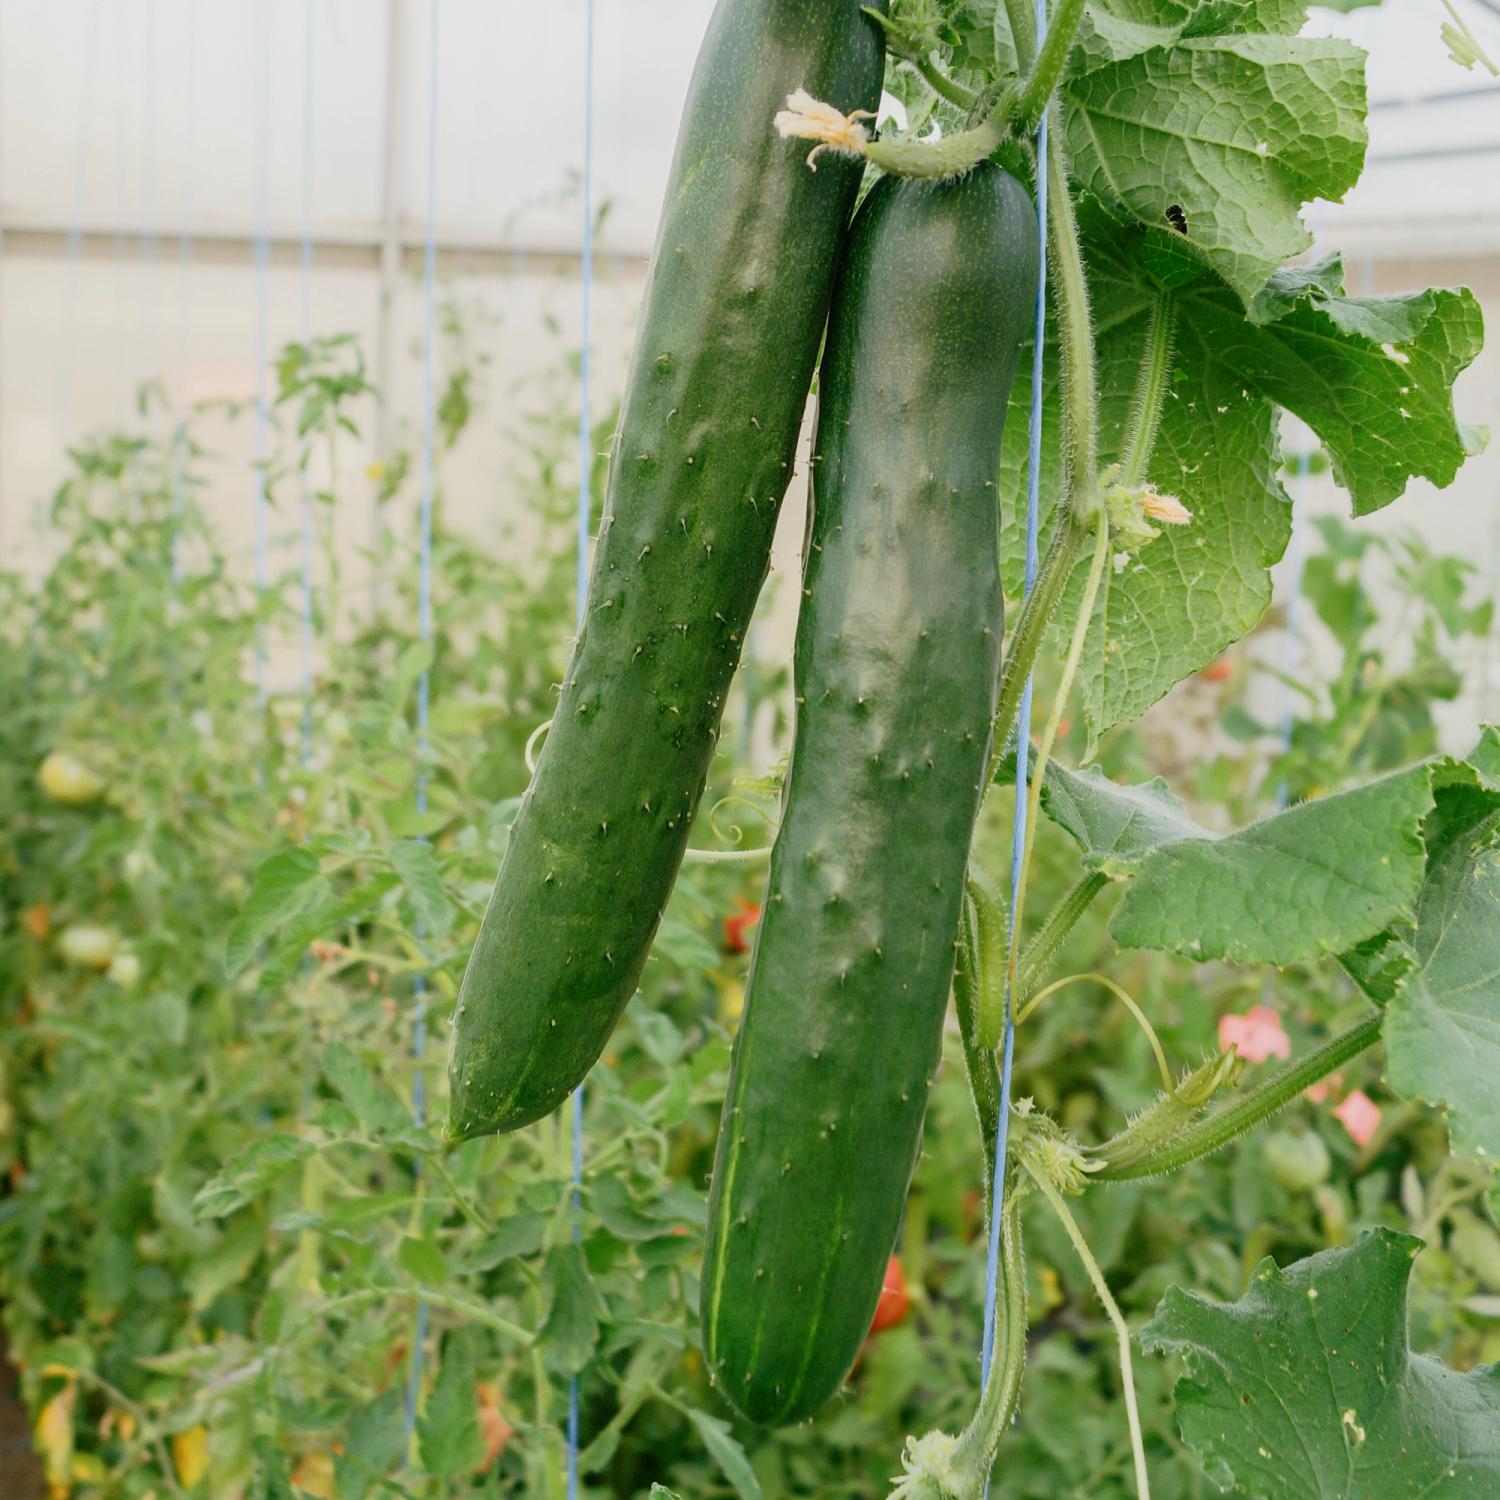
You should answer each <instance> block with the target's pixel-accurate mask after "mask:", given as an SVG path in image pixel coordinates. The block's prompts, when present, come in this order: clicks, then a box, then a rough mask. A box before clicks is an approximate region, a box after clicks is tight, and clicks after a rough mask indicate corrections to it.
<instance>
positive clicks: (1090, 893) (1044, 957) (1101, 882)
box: [1016, 870, 1109, 1000]
mask: <svg viewBox="0 0 1500 1500" xmlns="http://www.w3.org/2000/svg"><path fill="white" fill-rule="evenodd" d="M1108 884H1109V877H1108V876H1107V875H1103V874H1101V873H1100V872H1099V871H1098V870H1090V871H1089V873H1088V874H1087V875H1085V876H1084V877H1083V879H1082V880H1080V881H1079V882H1078V884H1077V885H1075V886H1074V887H1073V888H1072V890H1070V891H1069V892H1068V893H1067V895H1065V896H1064V897H1063V898H1062V900H1061V901H1059V902H1058V903H1057V905H1056V906H1054V907H1053V908H1052V910H1051V911H1050V912H1049V913H1048V914H1047V920H1046V921H1045V922H1043V923H1042V925H1041V928H1040V929H1039V930H1038V932H1037V934H1036V936H1035V937H1034V938H1032V940H1031V941H1030V942H1029V943H1028V944H1027V945H1026V948H1025V950H1024V951H1023V952H1022V954H1021V967H1020V973H1019V974H1018V976H1017V980H1018V984H1019V988H1018V989H1017V990H1016V994H1017V995H1018V996H1019V997H1020V998H1021V999H1023V1000H1024V999H1026V998H1027V996H1029V995H1030V994H1031V991H1032V989H1033V987H1034V986H1035V985H1036V982H1037V981H1038V980H1039V979H1040V978H1041V977H1042V975H1043V974H1045V973H1046V972H1047V969H1048V967H1049V966H1050V965H1051V963H1052V961H1053V959H1055V958H1056V957H1057V955H1058V952H1059V951H1060V950H1061V948H1062V945H1063V943H1064V942H1065V941H1066V939H1067V937H1068V934H1069V933H1070V932H1072V930H1073V929H1074V928H1075V927H1076V926H1077V925H1078V922H1079V919H1080V918H1081V917H1082V916H1083V914H1084V913H1085V912H1086V911H1087V910H1088V909H1089V907H1090V906H1092V905H1093V903H1094V898H1095V897H1096V896H1097V895H1098V894H1099V892H1100V891H1102V890H1103V889H1104V888H1105V886H1107V885H1108Z"/></svg>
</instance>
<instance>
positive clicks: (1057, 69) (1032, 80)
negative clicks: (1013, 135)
mask: <svg viewBox="0 0 1500 1500" xmlns="http://www.w3.org/2000/svg"><path fill="white" fill-rule="evenodd" d="M1082 20H1083V0H1061V3H1060V4H1059V5H1058V7H1057V9H1056V11H1054V12H1053V15H1052V20H1051V22H1050V23H1049V24H1048V26H1047V36H1046V39H1045V40H1044V41H1043V42H1042V50H1041V51H1040V52H1039V53H1038V54H1037V59H1036V62H1035V63H1034V64H1033V65H1032V68H1031V72H1030V73H1029V74H1028V75H1027V79H1026V83H1025V85H1024V86H1023V87H1022V89H1021V97H1020V99H1019V100H1018V101H1017V104H1016V111H1015V115H1014V117H1013V118H1014V122H1015V128H1016V131H1017V133H1018V134H1021V135H1031V134H1032V133H1033V132H1034V131H1035V130H1036V127H1037V122H1038V121H1039V120H1040V119H1041V118H1042V114H1043V113H1044V111H1045V110H1046V108H1047V105H1048V103H1049V102H1050V101H1051V99H1052V91H1053V90H1054V89H1055V88H1056V87H1057V82H1058V79H1059V78H1061V77H1062V70H1063V64H1064V63H1066V62H1067V60H1068V53H1069V52H1070V51H1072V48H1073V38H1074V36H1076V35H1077V32H1078V27H1079V24H1080V22H1082Z"/></svg>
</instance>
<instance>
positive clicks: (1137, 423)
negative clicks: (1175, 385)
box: [1120, 292, 1177, 485]
mask: <svg viewBox="0 0 1500 1500" xmlns="http://www.w3.org/2000/svg"><path fill="white" fill-rule="evenodd" d="M1176 312H1177V307H1176V304H1175V303H1174V302H1173V301H1172V294H1171V293H1170V292H1162V293H1160V294H1159V295H1158V296H1157V298H1156V300H1155V301H1154V302H1153V303H1152V304H1151V314H1150V320H1149V322H1148V323H1147V325H1146V347H1145V350H1144V351H1143V353H1142V355H1141V368H1140V374H1139V375H1138V376H1137V377H1136V385H1135V396H1134V398H1133V399H1132V401H1131V403H1130V420H1129V422H1128V423H1127V424H1126V428H1125V445H1124V447H1123V448H1122V449H1121V451H1120V482H1121V483H1122V484H1126V485H1138V484H1142V483H1144V481H1145V478H1146V468H1147V465H1149V464H1150V462H1151V450H1152V449H1153V448H1154V447H1155V446H1156V434H1157V431H1158V429H1159V428H1160V427H1161V414H1162V408H1163V407H1164V406H1165V405H1166V402H1167V386H1168V383H1169V381H1170V377H1171V373H1172V325H1173V323H1174V322H1175V321H1176Z"/></svg>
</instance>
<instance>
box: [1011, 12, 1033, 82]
mask: <svg viewBox="0 0 1500 1500" xmlns="http://www.w3.org/2000/svg"><path fill="white" fill-rule="evenodd" d="M1005 19H1006V20H1007V21H1009V23H1010V37H1011V41H1013V42H1014V43H1015V47H1016V66H1017V68H1018V69H1021V70H1024V69H1025V68H1027V67H1028V66H1029V65H1030V63H1031V59H1032V58H1033V57H1035V56H1036V17H1035V15H1034V14H1033V13H1032V6H1031V4H1030V3H1029V0H1005Z"/></svg>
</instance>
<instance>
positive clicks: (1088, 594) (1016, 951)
mask: <svg viewBox="0 0 1500 1500" xmlns="http://www.w3.org/2000/svg"><path fill="white" fill-rule="evenodd" d="M1094 530H1095V540H1094V558H1093V561H1092V562H1091V563H1090V565H1089V576H1088V581H1087V583H1085V585H1084V589H1083V598H1082V599H1081V600H1080V601H1079V605H1078V618H1077V619H1076V620H1075V621H1074V622H1073V639H1072V641H1071V642H1070V643H1069V646H1068V658H1067V660H1066V661H1065V662H1064V663H1063V672H1062V680H1061V681H1060V682H1059V683H1058V685H1057V696H1056V698H1055V699H1054V700H1053V703H1052V712H1051V713H1050V714H1049V715H1048V716H1047V727H1046V729H1045V730H1043V732H1042V739H1041V744H1040V745H1039V746H1038V747H1037V755H1036V769H1035V770H1034V771H1032V773H1031V787H1030V791H1029V794H1028V791H1027V789H1026V788H1025V787H1021V786H1017V788H1016V796H1018V797H1023V796H1027V795H1029V797H1030V806H1029V807H1028V808H1027V819H1026V843H1025V847H1024V849H1023V851H1022V854H1021V877H1020V879H1019V880H1018V881H1017V882H1016V897H1015V909H1014V910H1013V911H1012V913H1011V925H1010V931H1011V939H1010V957H1009V973H1010V993H1011V994H1012V995H1014V994H1015V993H1016V980H1017V978H1018V974H1019V968H1020V960H1021V919H1022V917H1023V916H1024V915H1025V910H1026V885H1027V877H1028V876H1029V874H1030V872H1031V850H1032V846H1033V844H1034V843H1035V842H1036V825H1037V820H1038V819H1039V818H1040V817H1041V803H1042V783H1043V782H1044V781H1045V780H1046V777H1047V761H1048V760H1049V759H1050V757H1051V755H1052V746H1053V744H1054V743H1055V741H1056V739H1057V732H1058V728H1059V726H1060V725H1061V724H1062V716H1063V710H1064V709H1065V708H1067V706H1068V695H1069V694H1070V693H1071V692H1072V690H1073V679H1074V677H1076V676H1077V674H1078V663H1079V661H1080V660H1082V658H1083V647H1084V642H1085V641H1086V640H1087V639H1088V633H1089V626H1090V625H1091V624H1092V623H1093V617H1094V603H1095V601H1096V600H1097V599H1098V597H1099V587H1100V585H1101V584H1102V583H1103V581H1104V565H1105V563H1107V562H1108V561H1109V518H1108V516H1106V515H1105V513H1104V512H1103V511H1100V512H1099V518H1098V520H1097V521H1096V522H1095V523H1094Z"/></svg>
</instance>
